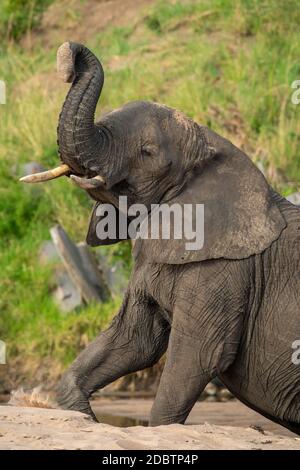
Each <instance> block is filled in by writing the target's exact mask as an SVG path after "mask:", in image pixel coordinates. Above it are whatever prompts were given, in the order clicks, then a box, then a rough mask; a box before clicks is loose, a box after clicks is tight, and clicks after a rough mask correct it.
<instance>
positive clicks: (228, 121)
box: [0, 0, 300, 363]
mask: <svg viewBox="0 0 300 470" xmlns="http://www.w3.org/2000/svg"><path fill="white" fill-rule="evenodd" d="M86 1H87V3H88V0H86ZM23 3H26V5H27V4H28V3H29V2H23ZM37 3H39V4H41V5H42V4H43V6H44V7H45V6H46V4H47V2H46V1H45V2H37ZM6 4H7V5H10V6H11V7H12V6H13V5H15V6H16V5H18V6H19V5H21V4H22V2H21V0H20V1H17V0H9V1H4V2H3V3H1V7H0V13H2V12H4V11H6V12H9V11H10V10H9V9H7V10H4V5H6ZM13 11H15V10H14V9H13ZM16 11H19V10H16ZM24 11H25V10H24ZM26 11H29V10H26ZM36 11H37V13H38V10H36ZM39 11H40V10H39ZM5 15H6V16H5ZM5 15H4V16H3V15H2V16H1V20H0V21H1V30H2V31H3V27H4V26H3V25H6V26H5V27H7V24H8V20H7V18H8V13H6V14H5ZM24 15H25V13H24ZM15 18H17V16H16V17H15ZM35 18H38V16H36V17H35ZM14 21H15V23H14V24H15V28H16V29H15V33H13V35H12V36H13V37H16V38H18V37H20V36H21V34H23V32H24V31H25V30H26V28H27V26H26V27H25V26H24V25H25V24H28V21H27V23H26V21H25V19H24V21H23V20H22V21H21V20H20V22H19V23H18V22H16V21H17V20H16V19H15V20H14ZM18 21H19V20H18ZM30 21H31V20H30ZM74 21H75V20H74ZM78 21H80V20H78ZM299 22H300V10H299V8H298V1H297V0H287V1H283V0H276V1H275V0H268V1H267V0H262V1H258V0H237V1H234V0H226V1H225V0H213V1H208V0H202V1H191V0H190V1H189V0H185V1H172V0H167V1H159V2H155V3H153V4H152V6H151V8H150V10H149V9H148V10H147V11H146V12H145V14H144V15H141V16H140V20H139V21H138V20H137V22H136V24H135V26H133V25H128V27H124V26H122V27H117V28H112V27H108V28H106V29H105V30H102V31H101V32H99V33H98V34H96V35H92V36H91V37H88V39H87V41H86V42H87V45H88V46H89V47H90V48H91V49H92V50H93V51H94V52H95V53H96V54H97V55H98V56H99V57H100V58H101V60H102V62H103V66H104V69H105V73H106V79H105V86H104V90H103V93H102V96H101V100H100V104H99V107H98V114H101V113H102V112H106V111H108V110H110V109H112V108H115V107H119V106H121V105H122V104H123V103H125V102H127V101H130V100H136V99H146V100H154V101H158V102H162V103H166V104H168V105H170V106H173V107H175V108H178V109H181V110H182V111H184V112H185V113H186V114H187V115H188V116H190V117H192V118H193V119H195V120H197V121H198V122H200V123H203V124H206V125H208V126H210V127H212V128H213V129H214V130H215V131H216V132H219V133H220V134H222V135H224V136H225V137H227V138H229V139H230V140H232V141H233V143H235V144H236V145H238V146H239V147H242V148H243V149H244V150H245V151H246V152H247V153H248V154H249V155H250V156H251V157H252V158H253V160H254V161H255V162H256V163H257V164H259V165H260V167H261V168H263V169H264V171H265V174H266V176H267V178H268V179H269V180H270V181H271V183H272V184H273V185H274V186H275V188H277V189H278V190H279V191H281V192H283V193H284V194H287V193H289V192H291V191H293V190H294V189H297V188H299V185H300V173H299V165H300V153H299V152H300V151H299V148H300V146H299V139H300V138H299V135H300V120H299V112H300V107H299V106H295V105H293V104H292V102H291V95H292V92H293V91H294V90H292V88H291V84H292V82H293V81H294V80H296V79H299V78H300V63H299V53H298V49H299V46H298V25H299ZM31 24H33V23H31ZM86 28H87V30H88V28H89V25H88V24H87V25H86ZM62 37H64V35H63V34H62ZM73 37H75V39H76V36H74V35H73ZM55 52H56V51H55V49H54V48H53V49H52V48H48V49H47V48H46V50H45V46H44V45H42V44H40V43H39V42H38V40H37V41H36V42H35V47H34V48H33V49H31V50H26V49H22V48H21V47H20V46H19V45H18V44H15V43H11V42H10V43H7V44H6V50H5V51H4V52H3V53H2V55H1V56H0V70H1V74H2V76H1V77H0V78H1V79H3V80H5V81H6V83H7V90H8V92H7V104H6V106H1V107H0V113H1V126H0V155H1V159H0V253H1V257H0V271H1V285H0V311H1V316H0V337H1V339H4V340H6V341H7V344H8V348H9V354H10V356H11V357H12V358H13V357H15V356H16V355H18V354H20V353H22V354H23V357H24V360H26V358H27V357H31V356H32V355H33V356H34V357H47V356H49V355H52V357H55V358H57V359H58V360H59V361H63V362H64V363H65V362H69V361H70V360H71V359H72V358H73V357H74V355H75V354H76V352H77V351H78V349H80V348H81V347H82V343H80V341H78V338H79V337H81V336H82V335H83V334H86V335H87V339H91V338H92V337H94V336H95V334H97V333H98V331H99V330H100V329H101V328H102V327H103V326H104V325H105V324H106V323H107V322H108V320H109V318H110V317H111V315H113V313H114V312H115V311H116V309H117V307H118V305H119V303H120V301H119V299H115V300H114V301H113V302H111V303H108V304H107V305H104V306H102V307H101V308H99V307H98V306H95V305H90V306H88V307H85V308H82V309H81V310H80V311H78V312H76V313H74V314H71V315H68V316H63V315H62V314H61V313H60V312H59V310H58V307H57V306H56V305H55V304H54V302H53V300H52V298H51V295H50V291H51V288H52V287H53V268H52V267H51V266H50V267H49V266H48V267H45V266H41V265H40V263H39V257H38V253H39V249H40V246H41V244H42V242H43V241H44V240H46V239H48V238H49V228H50V227H51V226H52V225H53V224H55V223H60V224H62V225H63V226H64V227H65V229H66V230H67V231H68V233H70V235H71V237H72V238H73V239H74V240H75V241H79V240H82V239H84V238H85V234H86V230H87V223H88V217H89V212H90V210H91V201H89V200H88V199H87V197H86V195H85V194H84V193H83V192H82V191H80V190H79V189H78V188H77V187H75V186H73V185H72V184H71V182H70V181H69V180H68V179H66V178H65V179H61V180H56V181H52V182H49V183H48V184H47V185H43V186H38V187H28V186H24V185H21V184H19V183H18V182H17V176H18V175H20V173H21V172H22V164H24V163H25V162H28V161H37V162H40V163H41V164H43V165H44V166H46V167H48V166H50V165H53V164H56V163H57V161H58V160H57V150H56V125H57V119H58V115H59V111H60V108H61V105H62V102H63V99H64V96H65V94H66V92H67V88H66V86H65V85H63V84H61V83H60V82H59V81H58V79H57V78H56V75H55V73H54V71H53V69H54V64H55ZM105 250H106V252H107V253H109V255H110V256H111V259H112V263H115V262H116V260H118V259H123V260H126V263H125V265H126V270H127V272H129V271H130V246H129V245H128V244H127V245H126V244H120V245H116V246H114V247H108V248H106V249H105Z"/></svg>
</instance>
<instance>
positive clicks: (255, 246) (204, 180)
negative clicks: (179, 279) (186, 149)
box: [134, 128, 286, 264]
mask: <svg viewBox="0 0 300 470" xmlns="http://www.w3.org/2000/svg"><path fill="white" fill-rule="evenodd" d="M203 129H204V130H203ZM202 132H204V135H205V137H206V143H205V145H206V146H207V149H206V154H207V155H208V157H207V158H206V160H204V164H203V166H202V168H201V167H200V168H199V170H198V172H197V174H195V175H194V176H193V178H191V179H190V180H189V182H188V183H187V184H186V186H185V188H184V190H183V191H182V192H181V193H180V194H179V195H178V196H176V197H174V198H173V199H172V200H171V201H168V205H169V207H170V206H173V205H174V204H177V209H178V208H179V207H180V208H181V211H182V214H183V221H184V223H183V227H184V228H185V227H186V224H191V223H192V224H193V230H195V228H196V232H197V238H196V240H197V239H198V243H195V244H193V245H194V246H193V245H191V240H190V239H189V238H190V236H185V235H184V234H183V237H181V239H178V238H179V237H178V234H177V236H174V220H175V219H174V217H170V218H169V219H171V220H170V233H171V239H163V235H162V231H161V220H162V219H163V220H164V223H165V224H166V221H167V217H166V216H164V217H163V218H162V219H160V218H158V217H157V215H156V216H154V214H155V211H154V213H152V212H151V216H150V223H151V230H152V233H155V234H156V237H157V234H159V236H158V237H157V238H156V239H154V238H153V237H152V238H149V239H143V238H139V239H137V241H136V243H135V246H134V255H135V256H138V255H140V256H142V257H144V258H145V259H146V260H149V261H151V262H152V261H153V262H157V263H169V264H183V263H189V262H195V261H204V260H210V259H217V258H227V259H242V258H247V257H249V256H251V255H253V254H257V253H261V252H262V251H264V250H265V249H266V248H267V247H268V246H270V244H271V243H272V242H273V241H274V240H276V239H277V238H278V237H279V235H280V233H281V232H282V230H283V229H284V228H285V226H286V223H285V220H284V218H283V216H282V215H281V213H280V211H279V208H278V207H277V205H276V203H275V201H274V200H273V198H272V190H271V188H270V187H269V185H268V183H267V182H266V180H265V178H264V176H263V174H262V173H261V172H260V171H259V170H258V168H257V167H256V166H255V165H254V164H253V163H252V162H251V160H250V159H249V158H248V157H247V156H246V155H245V154H244V153H243V152H242V151H240V150H239V149H238V148H236V147H235V146H234V145H233V144H231V143H230V142H229V141H227V140H226V139H223V138H222V137H220V136H218V135H217V134H215V133H214V132H212V131H210V130H209V129H206V128H202ZM197 205H198V206H197ZM173 207H175V206H173ZM191 207H192V210H191ZM197 207H198V209H199V210H196V208H197ZM196 214H197V215H198V222H197V220H196ZM154 219H155V220H154ZM199 219H200V223H199ZM148 226H149V227H150V224H149V223H148ZM153 227H154V232H153ZM165 229H166V227H164V230H165ZM147 231H148V232H149V233H148V236H149V237H150V235H149V234H150V230H149V229H147ZM182 232H184V230H182ZM196 240H195V241H196Z"/></svg>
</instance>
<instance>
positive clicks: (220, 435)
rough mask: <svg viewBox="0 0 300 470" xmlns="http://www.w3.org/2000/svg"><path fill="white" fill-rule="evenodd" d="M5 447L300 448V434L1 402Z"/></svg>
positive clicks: (1, 436)
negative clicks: (120, 420)
mask: <svg viewBox="0 0 300 470" xmlns="http://www.w3.org/2000/svg"><path fill="white" fill-rule="evenodd" d="M0 449H105V450H114V449H118V450H128V449H134V450H138V449H146V450H150V449H153V450H156V449H173V450H175V449H200V450H201V449H249V450H250V449H255V450H256V449H265V450H267V449H299V450H300V438H299V437H289V436H280V435H275V434H273V433H270V432H269V431H264V432H261V431H260V430H256V429H253V428H249V427H247V428H242V427H233V426H217V425H211V424H203V425H186V426H182V425H178V424H174V425H170V426H159V427H156V428H147V427H141V426H137V427H130V428H117V427H113V426H110V425H108V424H97V423H94V422H92V421H91V420H90V419H89V418H88V417H86V416H84V415H82V414H81V413H78V412H74V411H62V410H54V409H42V408H22V407H13V406H1V407H0Z"/></svg>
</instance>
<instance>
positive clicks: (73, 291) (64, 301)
mask: <svg viewBox="0 0 300 470" xmlns="http://www.w3.org/2000/svg"><path fill="white" fill-rule="evenodd" d="M56 279H57V288H56V289H55V291H54V293H53V295H54V299H55V301H56V303H57V304H58V305H59V307H60V309H61V310H62V312H65V313H67V312H71V311H72V310H74V309H75V308H76V307H79V306H80V305H82V297H81V294H80V292H79V290H78V288H77V287H76V286H75V284H74V282H73V281H72V279H71V278H70V276H69V275H68V273H67V271H66V270H65V269H63V268H61V269H60V270H59V271H57V273H56Z"/></svg>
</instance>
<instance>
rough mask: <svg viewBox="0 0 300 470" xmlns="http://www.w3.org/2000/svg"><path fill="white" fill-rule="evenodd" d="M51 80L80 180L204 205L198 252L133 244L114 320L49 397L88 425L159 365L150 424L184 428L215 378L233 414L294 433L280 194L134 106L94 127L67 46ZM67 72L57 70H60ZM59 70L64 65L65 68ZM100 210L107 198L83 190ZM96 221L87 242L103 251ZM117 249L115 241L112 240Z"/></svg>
mask: <svg viewBox="0 0 300 470" xmlns="http://www.w3.org/2000/svg"><path fill="white" fill-rule="evenodd" d="M68 47H69V52H68V51H67V54H61V56H62V57H60V58H59V62H60V63H59V69H60V70H63V72H64V73H65V77H64V78H65V79H66V80H69V81H71V80H72V79H73V78H74V77H75V79H74V81H73V83H72V87H71V89H70V92H69V94H68V97H67V99H66V101H65V103H64V106H63V110H62V114H61V116H60V122H59V127H58V143H59V150H60V155H61V159H62V161H63V162H65V163H67V164H69V165H70V167H71V168H72V170H73V172H74V174H75V175H78V176H86V177H93V176H95V175H98V174H99V175H102V176H104V177H105V178H106V180H107V191H108V192H109V193H110V194H114V195H117V196H118V195H120V194H126V195H128V197H129V200H130V202H135V203H140V202H142V203H144V204H146V205H147V206H148V207H150V204H151V203H157V202H163V201H169V202H178V203H179V204H183V203H185V202H190V203H203V204H204V206H205V242H204V247H203V249H202V250H199V251H198V252H197V251H196V252H188V251H186V249H185V245H184V242H183V241H182V240H168V241H165V240H139V241H137V242H136V244H135V248H134V257H135V265H134V269H133V273H132V276H131V279H130V282H129V286H128V290H127V293H126V295H125V297H124V300H123V304H122V307H121V309H120V312H119V313H118V315H117V316H116V317H115V318H114V320H113V322H112V324H111V326H110V327H109V328H108V329H107V330H106V331H104V332H102V333H101V334H100V335H99V336H98V337H97V338H96V339H95V340H94V341H93V342H92V343H91V344H90V345H89V346H88V347H87V348H86V349H85V350H84V351H83V352H82V353H81V354H80V355H79V356H78V358H77V359H76V360H75V362H74V363H73V364H72V366H71V367H70V369H69V370H68V371H67V372H66V373H65V374H64V376H63V378H62V380H61V382H60V384H59V387H58V402H59V404H60V406H62V407H63V408H68V409H74V410H79V411H82V412H84V413H87V414H90V415H91V416H93V417H94V415H93V413H92V410H91V407H90V404H89V398H90V396H91V395H92V394H93V392H95V391H96V390H99V389H101V388H102V387H104V386H105V385H107V384H109V383H111V382H112V381H114V380H116V379H117V378H119V377H121V376H124V375H125V374H128V373H131V372H134V371H138V370H141V369H144V368H146V367H150V366H152V365H154V364H155V363H156V362H157V361H158V360H159V358H160V357H161V356H162V355H163V354H164V353H165V352H167V359H166V363H165V367H164V371H163V374H162V377H161V381H160V385H159V388H158V391H157V395H156V398H155V402H154V405H153V408H152V411H151V418H150V424H151V425H160V424H170V423H184V422H185V420H186V418H187V416H188V414H189V412H190V410H191V408H192V407H193V405H194V403H195V401H196V400H197V399H198V397H199V395H200V394H201V392H202V391H203V389H204V387H205V386H206V384H207V383H208V382H209V381H210V380H211V379H212V378H213V377H215V376H219V377H220V378H221V379H222V381H223V382H224V383H225V384H226V386H227V387H228V388H229V389H230V390H231V392H232V393H233V394H234V395H235V396H236V397H238V398H239V399H240V400H241V401H242V402H244V403H246V404H247V405H248V406H250V407H251V408H253V409H255V410H256V411H258V412H260V413H261V414H263V415H264V416H266V417H268V418H270V419H271V420H273V421H276V422H278V423H280V424H282V425H283V426H285V427H287V428H289V429H291V430H292V431H294V432H296V433H298V434H300V365H296V364H294V363H293V362H292V354H293V352H294V350H293V349H292V343H293V342H294V341H295V340H299V339H300V311H299V300H300V249H299V246H300V244H299V242H300V211H299V209H298V208H296V207H295V206H293V205H292V204H290V203H289V202H287V201H286V200H285V199H284V198H281V197H280V196H278V195H277V194H275V193H274V192H273V191H272V189H271V188H270V187H269V186H268V184H267V182H266V181H265V179H264V177H263V176H262V174H261V173H260V172H259V170H258V169H257V168H256V167H255V166H254V165H253V164H252V162H251V161H250V159H249V158H248V157H247V156H246V155H245V154H243V153H242V152H241V151H240V150H238V149H237V148H236V147H234V146H233V145H232V144H231V143H230V142H228V141H227V140H225V139H222V138H221V137H219V136H218V135H216V134H214V133H213V132H212V131H210V130H209V129H207V128H205V127H203V126H200V125H198V124H196V123H194V122H193V121H190V120H188V119H187V118H185V117H184V116H183V115H182V114H181V113H178V112H176V111H175V110H173V109H170V108H168V107H165V106H159V105H157V104H155V103H147V102H134V103H130V104H127V105H125V106H124V107H122V108H121V109H118V110H116V111H114V112H112V113H109V114H108V115H106V116H104V117H103V118H102V119H101V120H100V121H99V122H98V123H97V124H95V125H94V111H95V106H96V103H97V101H98V98H99V95H100V92H101V89H102V85H103V71H102V67H101V65H100V63H99V62H98V60H97V59H96V58H95V56H94V55H93V54H92V53H90V52H89V51H88V50H87V49H86V48H84V46H80V45H77V44H74V43H70V45H69V46H68ZM64 61H65V62H64ZM62 64H63V65H62ZM88 192H89V194H90V195H91V197H93V198H94V199H95V200H96V201H98V202H96V205H97V204H100V203H103V202H106V200H105V193H103V192H101V191H98V190H97V189H93V190H89V191H88ZM96 223H97V217H96V215H95V211H94V213H93V214H92V219H91V223H90V228H89V232H88V237H87V240H88V242H89V243H90V244H91V245H94V246H95V245H100V244H103V243H105V242H101V240H98V238H97V236H96V233H95V227H96ZM116 241H117V240H116Z"/></svg>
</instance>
